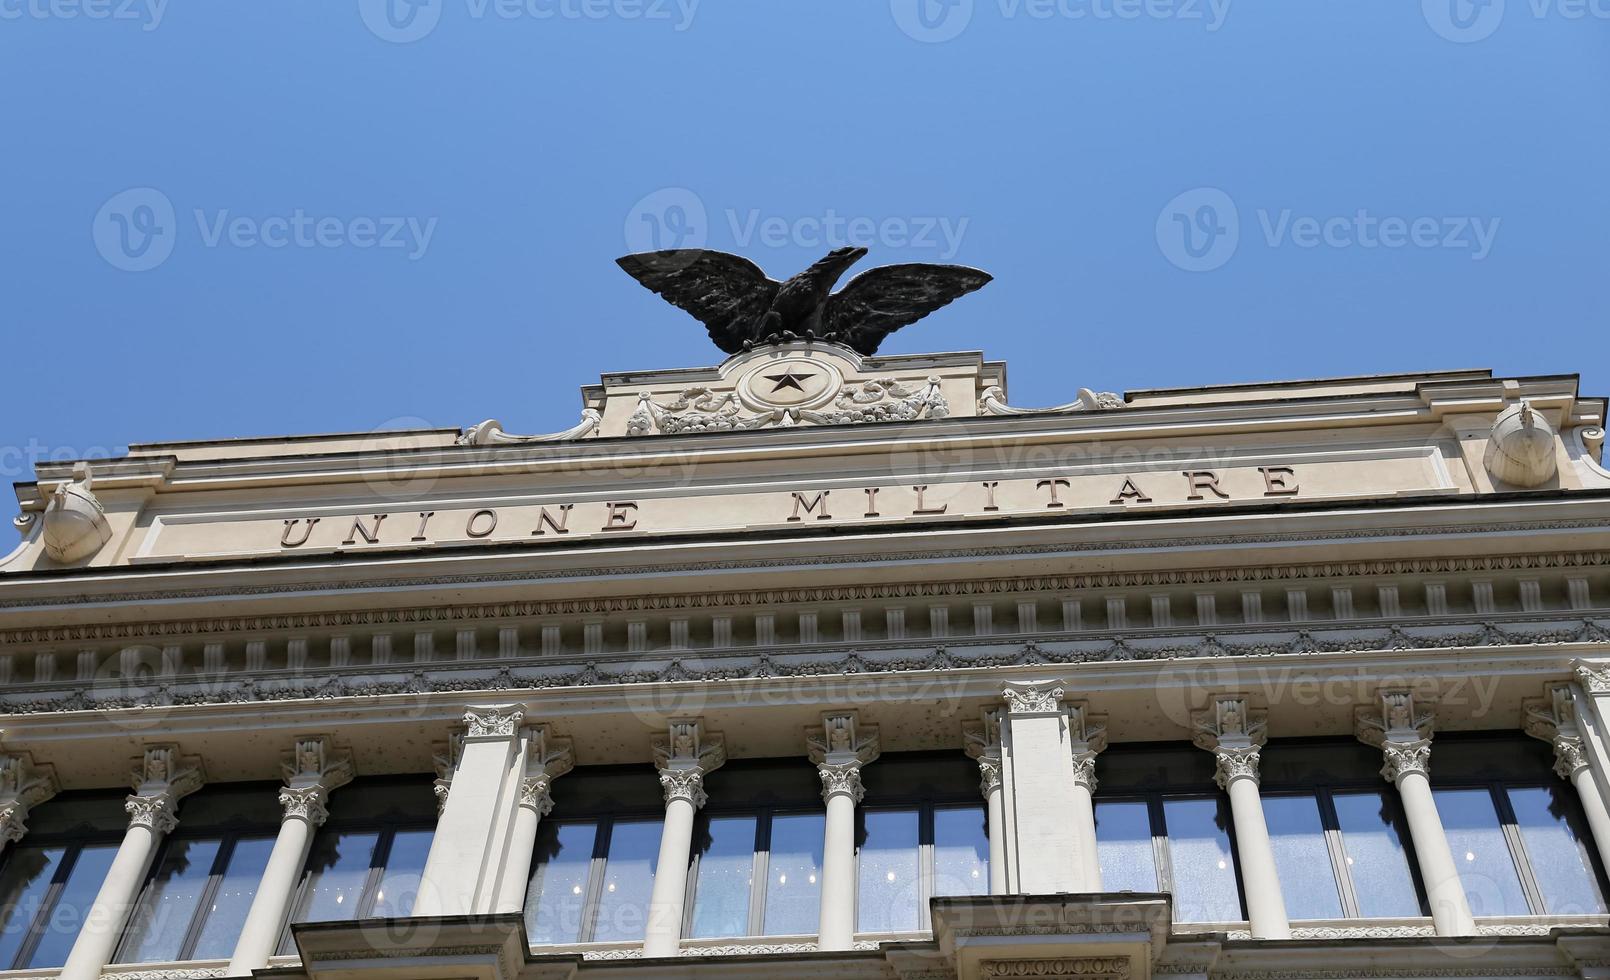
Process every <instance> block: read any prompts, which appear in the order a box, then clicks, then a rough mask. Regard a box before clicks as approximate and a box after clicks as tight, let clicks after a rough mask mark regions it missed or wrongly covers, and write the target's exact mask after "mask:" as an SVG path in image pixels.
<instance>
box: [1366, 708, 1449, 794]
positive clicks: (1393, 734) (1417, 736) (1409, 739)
mask: <svg viewBox="0 0 1610 980" xmlns="http://www.w3.org/2000/svg"><path fill="white" fill-rule="evenodd" d="M1379 705H1380V708H1379V711H1373V710H1372V709H1369V708H1360V709H1358V711H1357V712H1356V713H1355V715H1354V725H1353V734H1354V735H1355V736H1356V737H1357V738H1358V740H1359V741H1361V742H1363V743H1364V744H1365V745H1373V746H1375V747H1376V748H1379V749H1380V750H1381V752H1382V754H1383V755H1384V756H1385V759H1386V762H1385V764H1384V765H1383V766H1382V767H1381V776H1382V778H1384V779H1385V780H1387V781H1388V782H1390V783H1392V784H1394V785H1396V784H1397V783H1398V782H1399V781H1400V780H1401V779H1402V778H1403V777H1404V776H1407V775H1410V774H1412V773H1418V774H1420V775H1422V776H1427V777H1429V776H1430V774H1431V735H1432V725H1433V722H1434V721H1435V715H1434V714H1433V713H1432V712H1431V711H1428V710H1423V709H1422V708H1421V707H1420V705H1419V704H1418V703H1417V699H1416V698H1415V696H1414V693H1413V692H1412V691H1407V690H1388V691H1382V692H1381V694H1380V701H1379Z"/></svg>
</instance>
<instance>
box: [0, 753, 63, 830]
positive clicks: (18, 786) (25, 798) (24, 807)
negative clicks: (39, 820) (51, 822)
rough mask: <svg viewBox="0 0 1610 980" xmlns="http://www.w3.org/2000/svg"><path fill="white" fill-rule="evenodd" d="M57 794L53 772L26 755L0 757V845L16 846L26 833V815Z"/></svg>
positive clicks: (58, 785) (57, 785)
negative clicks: (7, 843)
mask: <svg viewBox="0 0 1610 980" xmlns="http://www.w3.org/2000/svg"><path fill="white" fill-rule="evenodd" d="M59 792H61V784H60V782H58V781H57V779H56V769H55V767H54V766H51V765H41V764H37V763H35V762H34V759H33V756H32V755H30V754H29V753H27V752H12V753H8V754H5V755H0V842H9V843H16V842H17V841H19V840H22V838H23V835H25V834H26V833H27V832H28V824H27V821H28V812H29V811H30V810H32V809H33V808H34V807H36V806H38V805H39V804H41V803H43V802H45V801H46V800H48V799H50V798H51V797H53V796H55V795H56V794H57V793H59Z"/></svg>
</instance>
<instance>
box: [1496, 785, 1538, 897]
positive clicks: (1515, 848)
mask: <svg viewBox="0 0 1610 980" xmlns="http://www.w3.org/2000/svg"><path fill="white" fill-rule="evenodd" d="M1488 792H1490V793H1491V794H1492V796H1493V803H1494V804H1495V805H1496V806H1497V808H1498V827H1499V829H1500V830H1501V831H1503V834H1504V842H1505V843H1507V844H1508V845H1509V859H1510V861H1511V862H1512V863H1513V864H1514V865H1515V872H1516V876H1517V877H1519V878H1520V882H1521V891H1523V892H1525V893H1526V904H1527V905H1529V906H1531V909H1532V914H1533V915H1546V914H1547V913H1548V909H1547V908H1545V906H1544V904H1543V890H1542V889H1541V888H1539V887H1538V884H1537V879H1536V878H1535V877H1533V875H1532V862H1531V860H1530V858H1529V857H1528V856H1527V854H1526V842H1525V841H1524V840H1522V839H1521V828H1520V825H1519V824H1518V823H1517V822H1516V820H1515V810H1514V808H1513V807H1511V806H1510V805H1509V792H1508V790H1506V789H1505V788H1504V787H1503V786H1498V785H1494V786H1490V787H1488Z"/></svg>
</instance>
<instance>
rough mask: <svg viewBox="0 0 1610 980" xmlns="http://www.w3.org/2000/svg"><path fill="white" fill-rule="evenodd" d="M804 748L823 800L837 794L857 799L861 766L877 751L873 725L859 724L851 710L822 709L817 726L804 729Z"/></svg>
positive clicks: (860, 791)
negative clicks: (817, 778)
mask: <svg viewBox="0 0 1610 980" xmlns="http://www.w3.org/2000/svg"><path fill="white" fill-rule="evenodd" d="M805 750H806V754H807V755H808V756H809V758H810V760H811V761H812V762H813V763H815V764H816V768H817V772H818V774H819V775H820V777H821V780H822V799H823V801H824V802H825V801H827V800H830V799H832V798H833V797H834V796H839V795H847V796H849V797H850V798H851V799H853V800H854V801H855V802H856V803H860V802H861V798H862V797H863V796H864V795H865V789H864V788H863V787H862V785H861V767H862V766H865V765H867V764H869V763H871V762H875V761H877V758H878V755H879V753H880V751H881V748H880V744H879V741H878V728H877V726H875V725H863V724H861V721H860V715H859V713H858V712H855V711H837V712H835V711H829V712H824V713H823V714H822V724H821V726H820V727H818V728H808V729H806V730H805Z"/></svg>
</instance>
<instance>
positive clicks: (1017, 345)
mask: <svg viewBox="0 0 1610 980" xmlns="http://www.w3.org/2000/svg"><path fill="white" fill-rule="evenodd" d="M390 2H391V3H392V7H391V8H390V9H387V0H271V2H260V3H246V2H220V0H207V2H202V0H165V2H163V0H0V83H3V85H4V90H5V91H6V92H7V93H8V94H7V96H6V97H5V98H4V99H3V100H0V132H3V133H4V134H5V135H4V141H5V142H4V146H5V152H4V153H0V267H3V269H4V284H5V285H4V299H3V302H0V323H3V324H4V328H5V338H6V341H7V343H6V352H7V360H8V362H9V368H10V370H9V371H8V372H7V377H6V384H5V387H4V392H3V395H0V399H3V400H0V409H3V412H0V447H8V448H7V451H6V455H5V458H4V459H3V460H0V462H3V463H4V466H5V474H4V475H5V476H6V478H7V479H28V478H30V476H29V467H28V466H27V465H26V460H27V457H28V455H29V454H37V453H50V452H57V453H61V454H64V455H66V454H80V453H88V452H95V451H96V450H102V449H105V448H116V447H119V446H122V445H125V444H127V443H128V442H130V441H146V440H161V439H179V438H205V437H217V436H239V435H266V434H279V433H291V432H322V431H333V430H368V429H372V428H375V427H380V426H387V425H399V424H420V423H425V424H431V425H443V426H455V425H467V424H470V423H473V422H476V421H479V420H480V419H483V418H487V417H497V418H500V419H502V420H503V421H504V423H505V424H506V425H507V427H508V428H509V429H510V430H511V431H516V432H541V431H550V430H554V429H560V428H565V427H567V426H569V425H571V424H572V423H573V422H574V421H575V419H576V417H577V411H578V407H579V401H578V395H577V390H576V389H577V386H578V385H580V384H583V383H586V382H590V381H595V380H596V379H597V376H598V374H599V372H601V371H613V370H621V369H632V368H653V367H664V366H673V365H697V364H706V363H714V362H715V361H716V360H718V359H719V357H720V355H719V353H718V352H717V351H716V350H715V349H714V348H713V347H712V346H710V345H709V344H708V342H707V341H706V340H705V338H704V336H703V333H702V331H701V329H700V328H699V327H698V325H697V324H695V323H694V322H693V321H692V320H691V319H690V318H688V317H687V316H686V315H684V314H682V313H681V312H679V311H677V310H675V309H672V308H671V307H669V306H666V305H665V304H663V303H662V302H661V301H660V300H659V299H657V298H656V297H654V296H653V295H651V294H650V293H648V292H647V291H645V290H643V289H641V288H640V287H639V286H637V285H636V284H635V283H633V282H632V281H631V280H629V279H628V278H627V277H626V276H625V275H624V274H623V273H621V272H620V270H618V269H617V268H616V267H615V266H614V264H613V262H612V260H613V259H614V258H615V257H616V256H618V255H620V254H622V253H624V252H626V251H631V250H635V249H637V248H641V247H644V246H645V244H647V243H648V242H649V241H650V238H649V236H650V234H651V232H653V231H654V230H655V228H656V226H657V228H658V231H659V233H660V234H661V235H662V236H664V237H662V238H661V239H659V241H660V243H661V244H687V243H693V242H697V241H702V242H703V243H705V244H708V245H710V246H712V247H716V248H722V249H727V250H732V251H740V252H742V253H744V254H746V255H748V256H749V257H750V258H752V259H754V260H756V261H757V262H759V263H760V264H761V265H762V266H763V267H765V268H766V269H767V270H768V271H770V272H771V273H772V274H773V275H774V276H778V277H783V276H786V275H788V274H791V273H793V272H795V271H798V270H799V269H800V268H802V267H803V266H804V265H805V264H806V263H808V262H809V261H811V260H813V259H814V258H816V257H817V256H818V255H819V254H821V253H822V252H823V251H825V250H826V248H827V247H828V246H829V245H832V244H843V241H842V240H840V241H829V242H826V243H825V244H823V245H821V246H820V247H819V246H818V245H817V243H816V240H817V238H818V237H819V232H821V231H824V230H825V231H826V232H828V233H830V234H829V235H828V237H835V234H836V237H837V238H838V239H844V238H846V237H848V236H850V235H851V234H852V233H859V234H861V235H864V234H866V232H867V231H868V226H869V225H870V226H871V236H872V240H871V241H870V243H869V244H870V246H871V248H872V254H871V256H869V257H868V259H866V260H864V262H863V266H862V267H863V268H865V267H870V266H871V265H873V264H878V263H887V262H898V261H955V262H960V263H964V264H968V265H974V266H978V267H981V268H984V269H987V270H989V271H990V272H992V273H994V274H995V276H996V281H995V282H994V283H992V284H991V285H989V286H988V287H986V288H985V289H984V290H983V291H982V292H980V293H978V294H976V295H973V296H969V297H967V298H965V299H963V300H962V301H960V302H958V303H957V304H956V305H955V306H953V307H951V308H949V309H947V310H944V311H942V312H941V313H939V314H936V315H935V316H933V317H932V318H930V319H929V320H926V321H924V322H923V323H921V324H920V325H918V326H915V327H911V328H908V329H907V330H906V331H905V332H903V333H900V334H898V335H897V336H896V337H894V338H893V339H892V341H891V342H890V343H889V344H888V345H887V346H886V348H885V349H886V350H889V351H896V352H901V351H924V350H955V349H982V350H984V351H985V352H986V353H987V354H988V355H989V356H990V357H992V358H1001V359H1005V360H1008V361H1009V362H1010V364H1011V380H1012V387H1011V394H1012V400H1013V402H1014V403H1016V404H1022V405H1034V404H1047V403H1055V402H1060V401H1066V400H1069V399H1071V398H1072V397H1073V394H1074V389H1075V388H1076V387H1078V386H1088V387H1094V388H1098V389H1111V390H1122V389H1124V388H1126V387H1128V388H1137V387H1150V386H1168V385H1188V384H1201V383H1211V382H1230V381H1248V380H1262V379H1281V378H1294V377H1308V376H1315V375H1334V374H1348V373H1373V372H1395V371H1408V370H1418V369H1436V368H1454V367H1492V368H1494V369H1496V370H1498V371H1500V372H1504V373H1511V374H1526V373H1554V372H1570V371H1581V372H1582V373H1583V385H1584V390H1585V391H1586V392H1587V393H1590V394H1604V393H1610V363H1607V356H1606V355H1607V354H1610V343H1607V342H1606V340H1605V332H1604V326H1605V320H1606V314H1607V313H1610V295H1607V289H1606V282H1607V277H1606V256H1607V254H1610V181H1606V179H1605V176H1604V175H1605V164H1606V161H1607V159H1610V153H1607V150H1610V125H1607V122H1610V120H1607V115H1610V110H1607V109H1606V103H1605V98H1604V96H1605V93H1606V92H1610V19H1607V17H1610V0H1593V3H1594V4H1596V8H1595V6H1593V5H1589V6H1587V7H1584V6H1583V0H1507V3H1506V2H1504V0H1488V6H1486V7H1471V6H1470V4H1469V0H1425V3H1421V2H1420V0H1373V2H1358V0H1349V2H1343V0H1228V3H1226V0H1217V4H1216V6H1215V5H1210V4H1209V2H1208V0H1147V2H1145V3H1142V2H1141V0H1060V2H1051V0H972V2H971V3H969V2H968V0H951V2H952V5H951V6H950V7H942V6H940V5H939V2H938V0H924V2H925V3H926V4H927V6H926V7H925V9H920V10H919V9H917V6H916V3H917V0H894V3H893V4H892V5H891V0H702V2H698V3H696V4H693V7H692V9H691V11H690V10H689V9H688V5H689V4H692V3H693V0H681V2H680V5H679V4H678V2H677V0H520V2H516V0H502V2H501V3H499V2H496V0H427V2H426V3H425V5H423V6H420V7H417V8H411V7H410V6H408V4H409V3H410V2H417V0H390ZM1506 6H1507V9H1505V7H1506ZM1495 12H1496V14H1497V15H1498V16H1495ZM101 14H110V15H111V16H92V15H101ZM1572 14H1582V16H1572ZM951 35H954V36H951ZM410 37H412V38H413V39H412V40H407V39H408V38H410ZM399 42H405V43H399ZM136 188H152V189H154V191H155V193H156V196H155V197H153V196H152V192H151V191H138V192H136V194H134V195H133V196H127V195H125V196H122V197H120V196H119V195H122V194H123V192H125V191H129V190H130V189H136ZM1181 195H1183V196H1181ZM164 203H165V204H166V205H168V206H171V208H172V209H173V214H172V217H171V218H170V217H169V216H168V215H166V214H165V213H163V211H162V205H163V204H164ZM701 209H702V210H703V212H704V215H703V217H702V218H701V217H700V216H699V214H698V211H699V210H701ZM1204 209H1206V210H1204ZM198 211H199V212H201V213H200V215H199V216H198V214H197V212H198ZM1361 213H1362V215H1363V221H1362V222H1361V221H1359V219H1358V216H1359V215H1360V214H1361ZM830 214H834V215H837V216H839V217H840V218H842V219H844V221H845V224H844V225H843V226H841V227H836V228H835V227H828V228H825V229H823V228H820V227H819V226H823V225H827V224H829V222H827V220H826V219H827V218H828V216H829V215H830ZM298 215H301V216H303V217H304V218H305V219H306V222H307V226H306V227H305V228H304V229H303V230H302V236H301V240H300V241H297V240H295V239H296V235H295V232H294V229H293V228H292V227H291V226H292V223H293V219H295V218H296V217H297V216H298ZM237 218H245V219H248V220H247V221H245V222H241V223H238V225H236V226H232V225H231V222H234V219H237ZM393 218H396V219H411V220H412V224H409V223H407V221H405V222H404V223H403V224H401V225H400V226H398V228H397V230H396V231H395V232H393V233H390V238H391V240H392V241H394V242H396V243H398V244H399V245H400V246H401V247H389V246H388V247H378V245H377V244H375V243H373V242H372V239H380V238H384V237H386V236H387V235H388V231H387V227H386V226H387V225H388V223H389V219H393ZM853 218H858V219H862V220H861V221H860V222H859V224H858V225H852V224H849V223H848V222H849V219H853ZM275 219H279V220H278V221H276V220H275ZM319 219H330V220H327V221H326V222H325V224H324V225H323V230H322V232H320V231H319V228H320V226H319V225H318V224H317V222H318V221H319ZM1304 219H1309V220H1308V221H1306V222H1305V221H1304ZM1330 219H1345V220H1344V221H1336V222H1332V223H1331V224H1329V225H1326V224H1323V222H1326V221H1329V220H1330ZM1419 219H1428V220H1429V223H1427V221H1421V222H1420V224H1418V225H1416V224H1415V222H1416V221H1417V220H1419ZM1472 219H1474V220H1472ZM1232 222H1238V225H1239V235H1238V237H1233V236H1230V235H1229V234H1228V231H1229V228H1230V224H1231V223H1232ZM1393 222H1396V224H1395V225H1394V224H1393ZM1495 222H1496V225H1495V224H1494V223H1495ZM779 223H781V224H782V225H783V230H782V231H781V232H780V233H778V231H777V227H776V226H777V225H778V224H779ZM930 224H932V225H933V230H932V231H931V232H928V233H927V234H924V230H925V228H926V227H927V226H928V225H930ZM768 228H770V229H771V233H768ZM947 229H948V233H949V237H947V234H946V231H947ZM153 231H154V232H155V233H153ZM427 231H428V233H429V234H428V238H426V237H425V233H426V232H427ZM1186 232H1189V233H1190V238H1189V239H1187V238H1186V237H1184V236H1185V235H1186ZM321 236H322V237H321ZM1483 236H1485V237H1483ZM264 238H267V239H270V240H273V241H276V242H277V241H283V240H285V239H286V238H290V239H291V240H290V242H289V244H286V245H285V246H284V247H278V248H272V247H267V246H265V245H263V244H261V241H262V240H263V239H264ZM1383 242H1390V243H1392V244H1395V245H1396V247H1387V246H1386V245H1385V244H1383ZM857 243H861V242H857ZM1370 245H1373V246H1374V247H1368V246H1370ZM362 246H369V247H362ZM1305 246H1306V247H1305ZM168 249H171V252H169V251H168ZM164 255H165V256H166V257H165V258H164V257H163V256H164ZM143 265H150V266H151V267H150V268H148V269H145V271H131V270H134V269H138V268H139V267H141V266H143ZM1193 269H1194V270H1196V271H1192V270H1193ZM19 450H22V454H21V456H20V457H19V453H18V451H19ZM19 458H21V459H22V460H23V465H21V466H19V465H18V460H19Z"/></svg>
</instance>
